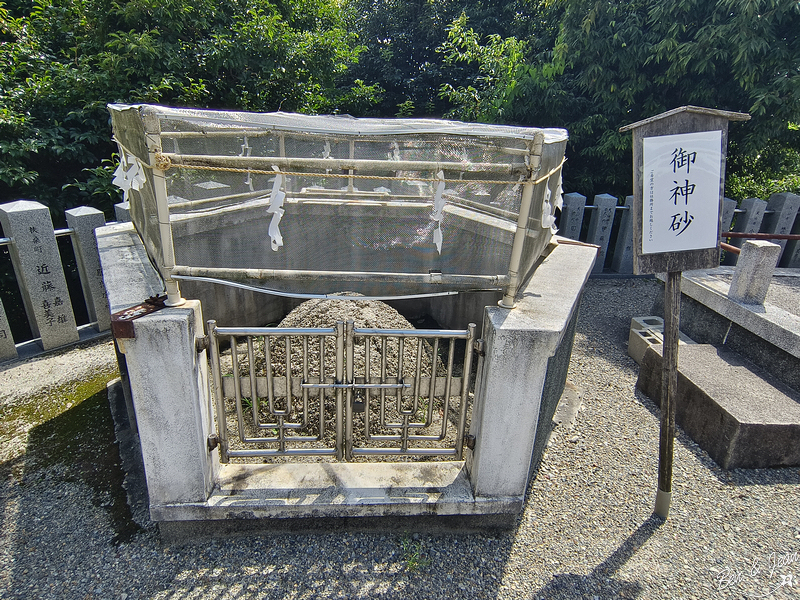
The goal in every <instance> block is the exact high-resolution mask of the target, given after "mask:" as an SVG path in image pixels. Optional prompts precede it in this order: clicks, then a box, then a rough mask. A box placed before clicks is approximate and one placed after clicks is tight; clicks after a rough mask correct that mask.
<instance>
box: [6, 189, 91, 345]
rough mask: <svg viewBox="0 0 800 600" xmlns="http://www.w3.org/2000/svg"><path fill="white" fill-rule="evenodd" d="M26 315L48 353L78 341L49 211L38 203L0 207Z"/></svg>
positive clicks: (11, 203)
mask: <svg viewBox="0 0 800 600" xmlns="http://www.w3.org/2000/svg"><path fill="white" fill-rule="evenodd" d="M0 223H2V225H3V231H4V232H5V234H6V236H7V237H10V238H11V239H13V240H14V241H13V243H12V244H11V245H10V246H9V250H10V253H11V261H12V263H13V264H14V271H15V273H16V275H17V281H18V282H19V286H20V291H21V292H22V300H23V302H24V304H25V311H26V312H27V314H28V320H29V321H30V325H31V331H32V332H33V335H35V336H36V337H39V338H41V342H42V348H44V349H45V350H49V349H51V348H57V347H58V346H63V345H64V344H69V343H70V342H77V341H78V329H77V326H76V324H75V315H74V314H73V312H72V303H71V302H70V299H69V292H68V291H67V282H66V279H65V278H64V268H63V267H62V266H61V255H60V254H59V252H58V244H56V236H55V234H54V233H53V221H52V219H51V218H50V211H49V210H48V209H47V207H46V206H44V205H43V204H40V203H39V202H32V201H30V200H18V201H16V202H10V203H8V204H3V205H2V206H0Z"/></svg>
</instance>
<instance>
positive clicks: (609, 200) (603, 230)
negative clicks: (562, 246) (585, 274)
mask: <svg viewBox="0 0 800 600" xmlns="http://www.w3.org/2000/svg"><path fill="white" fill-rule="evenodd" d="M594 206H595V209H594V210H593V211H592V216H591V218H590V219H589V234H588V236H587V237H586V241H587V242H589V243H590V244H595V245H596V246H600V251H599V252H598V254H597V262H595V263H594V269H593V270H592V273H602V272H603V264H604V263H605V262H606V254H607V253H608V242H609V240H610V239H611V227H612V226H613V225H614V213H615V212H616V208H617V199H616V198H615V197H614V196H611V195H610V194H598V195H597V196H595V197H594Z"/></svg>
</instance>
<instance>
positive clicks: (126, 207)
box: [114, 201, 131, 223]
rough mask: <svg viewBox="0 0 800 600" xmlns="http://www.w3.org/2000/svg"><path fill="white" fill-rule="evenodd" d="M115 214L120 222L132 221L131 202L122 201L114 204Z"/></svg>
mask: <svg viewBox="0 0 800 600" xmlns="http://www.w3.org/2000/svg"><path fill="white" fill-rule="evenodd" d="M114 216H115V217H116V218H117V221H119V222H120V223H130V222H131V203H130V202H127V201H125V202H120V203H119V204H115V205H114Z"/></svg>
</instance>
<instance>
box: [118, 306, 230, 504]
mask: <svg viewBox="0 0 800 600" xmlns="http://www.w3.org/2000/svg"><path fill="white" fill-rule="evenodd" d="M133 326H134V333H135V335H136V337H135V338H130V339H118V340H117V344H118V345H119V348H120V351H122V352H123V353H124V354H125V359H126V362H127V367H128V369H127V371H128V380H129V381H130V387H131V392H132V397H133V405H134V410H135V412H136V419H137V425H138V432H139V438H140V440H141V444H142V458H143V460H144V466H145V475H146V477H147V489H148V494H149V497H150V510H151V513H152V511H153V510H155V508H156V507H158V506H159V505H162V504H171V503H184V502H204V501H205V500H206V499H207V498H208V495H209V494H210V493H211V490H212V489H213V487H214V484H215V480H216V469H217V468H218V458H217V454H216V453H213V454H212V453H210V452H209V450H208V447H207V439H208V435H209V434H210V433H211V431H212V428H213V415H212V413H211V403H210V399H209V384H208V361H207V358H206V353H205V351H203V352H200V353H198V352H197V351H196V350H195V338H196V337H197V336H200V335H202V334H203V321H202V312H201V310H200V303H199V302H198V301H197V300H187V301H186V304H184V305H183V306H182V307H181V308H168V309H163V310H161V311H158V312H156V313H153V314H150V315H147V316H144V317H141V318H139V319H136V320H134V321H133Z"/></svg>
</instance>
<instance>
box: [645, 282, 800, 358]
mask: <svg viewBox="0 0 800 600" xmlns="http://www.w3.org/2000/svg"><path fill="white" fill-rule="evenodd" d="M720 272H721V271H718V270H717V269H707V270H698V271H685V272H684V273H683V279H682V283H681V292H682V293H683V294H684V295H686V296H689V297H690V298H693V299H694V300H696V301H697V302H699V303H701V304H703V305H705V306H706V307H708V308H710V309H711V310H713V311H715V312H716V313H718V314H719V315H721V316H722V317H724V318H725V319H728V320H729V321H731V322H732V323H735V324H736V325H738V326H739V327H741V328H742V329H745V330H747V331H749V332H750V333H752V334H754V335H756V336H758V337H760V338H761V339H763V340H765V341H766V342H769V343H770V344H772V345H773V346H775V347H777V348H780V349H781V350H783V351H785V352H787V353H788V354H790V355H791V356H793V357H795V358H800V317H798V316H796V315H793V314H792V313H790V312H787V311H785V310H783V309H781V308H778V307H776V306H772V305H771V304H764V305H753V304H744V303H741V302H736V301H734V300H731V299H730V298H729V297H728V291H729V290H730V283H729V281H727V279H726V278H722V277H719V276H718V275H719V273H720ZM728 272H729V271H728ZM660 277H661V276H660ZM696 339H699V338H696ZM699 341H703V340H699Z"/></svg>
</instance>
